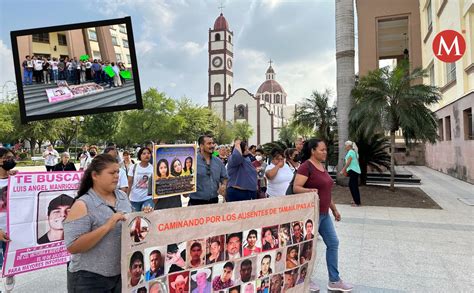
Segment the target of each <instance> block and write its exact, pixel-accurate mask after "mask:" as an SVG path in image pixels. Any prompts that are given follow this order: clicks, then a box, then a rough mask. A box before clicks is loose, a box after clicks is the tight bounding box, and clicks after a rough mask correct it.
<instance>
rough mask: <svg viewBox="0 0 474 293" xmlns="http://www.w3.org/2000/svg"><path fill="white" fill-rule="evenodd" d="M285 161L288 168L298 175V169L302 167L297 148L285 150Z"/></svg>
mask: <svg viewBox="0 0 474 293" xmlns="http://www.w3.org/2000/svg"><path fill="white" fill-rule="evenodd" d="M284 154H285V159H286V163H287V164H288V167H290V169H291V171H292V172H294V173H296V171H297V170H298V167H299V166H300V162H298V158H299V152H298V150H297V149H295V148H289V149H286V150H285V153H284Z"/></svg>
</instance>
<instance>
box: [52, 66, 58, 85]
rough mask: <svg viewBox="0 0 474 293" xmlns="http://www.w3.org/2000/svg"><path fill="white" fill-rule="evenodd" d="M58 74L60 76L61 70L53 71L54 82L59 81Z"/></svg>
mask: <svg viewBox="0 0 474 293" xmlns="http://www.w3.org/2000/svg"><path fill="white" fill-rule="evenodd" d="M58 74H59V70H57V69H53V80H54V82H57V81H58Z"/></svg>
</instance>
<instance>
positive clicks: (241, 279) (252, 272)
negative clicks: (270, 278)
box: [235, 255, 257, 284]
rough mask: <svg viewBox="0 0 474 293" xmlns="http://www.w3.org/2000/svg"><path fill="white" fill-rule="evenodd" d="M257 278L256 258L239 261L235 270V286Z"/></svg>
mask: <svg viewBox="0 0 474 293" xmlns="http://www.w3.org/2000/svg"><path fill="white" fill-rule="evenodd" d="M256 277H257V256H256V255H254V256H252V257H249V258H244V259H241V260H240V261H239V262H237V266H236V268H235V284H243V283H246V282H250V281H253V280H255V278H256Z"/></svg>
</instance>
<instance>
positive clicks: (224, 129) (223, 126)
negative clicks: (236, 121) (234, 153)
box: [213, 120, 235, 144]
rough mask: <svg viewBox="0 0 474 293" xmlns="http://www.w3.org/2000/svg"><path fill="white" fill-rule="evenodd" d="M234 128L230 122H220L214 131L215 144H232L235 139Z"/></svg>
mask: <svg viewBox="0 0 474 293" xmlns="http://www.w3.org/2000/svg"><path fill="white" fill-rule="evenodd" d="M233 127H234V126H233V125H232V123H230V122H229V121H222V120H221V121H219V123H218V124H217V126H216V129H215V130H214V131H213V134H214V142H215V143H217V144H230V143H232V140H233V139H234V138H235V134H234V128H233Z"/></svg>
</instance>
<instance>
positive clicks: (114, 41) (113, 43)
mask: <svg viewBox="0 0 474 293" xmlns="http://www.w3.org/2000/svg"><path fill="white" fill-rule="evenodd" d="M112 45H114V46H118V45H119V44H118V42H117V37H114V36H112Z"/></svg>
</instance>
